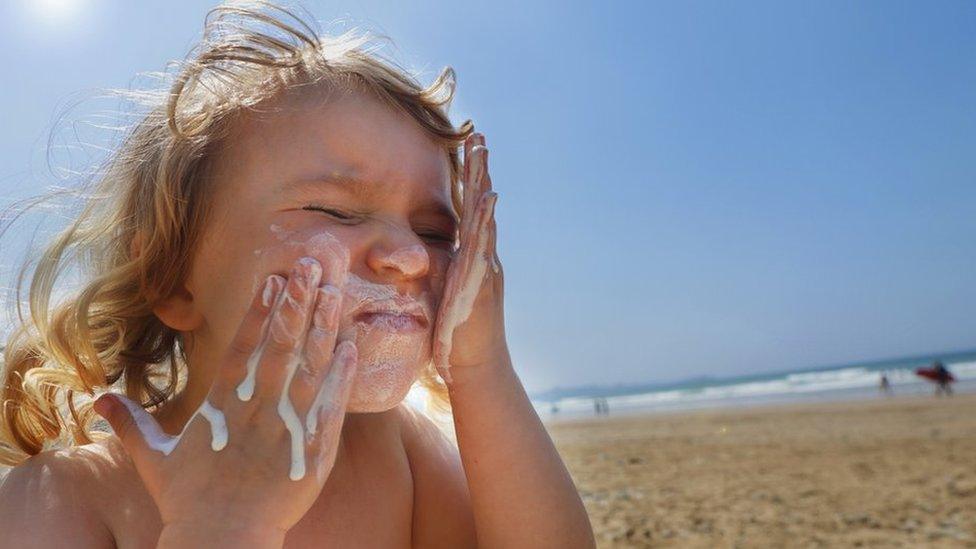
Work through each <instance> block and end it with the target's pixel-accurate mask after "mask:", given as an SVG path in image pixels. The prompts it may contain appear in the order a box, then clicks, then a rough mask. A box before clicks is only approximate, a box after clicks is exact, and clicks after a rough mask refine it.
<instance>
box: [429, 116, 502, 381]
mask: <svg viewBox="0 0 976 549" xmlns="http://www.w3.org/2000/svg"><path fill="white" fill-rule="evenodd" d="M463 181H464V189H463V195H462V196H463V200H462V202H463V205H462V212H461V228H460V230H459V238H458V240H459V247H458V249H457V251H455V253H454V257H453V259H452V260H451V264H450V266H449V267H448V270H447V279H446V281H445V284H444V294H443V297H442V298H441V302H440V306H439V307H438V311H437V321H436V323H435V325H434V348H433V360H434V365H435V366H436V367H437V371H438V372H439V373H440V375H441V377H442V378H443V379H444V381H445V382H446V383H447V384H448V385H450V384H451V382H452V381H453V380H452V377H451V373H450V372H449V371H448V369H449V368H467V367H472V366H482V365H486V364H491V363H493V362H495V361H496V360H497V359H498V358H501V357H504V356H506V355H507V353H508V344H507V343H506V341H505V321H504V311H503V294H504V292H503V289H504V284H503V277H502V269H501V264H500V262H499V261H498V255H497V253H496V251H495V239H496V234H495V217H494V213H495V202H496V201H497V200H498V194H497V193H495V192H494V191H492V190H491V177H490V176H489V175H488V149H487V148H486V147H485V138H484V136H483V135H482V134H480V133H472V134H471V135H469V136H468V138H467V140H465V142H464V170H463Z"/></svg>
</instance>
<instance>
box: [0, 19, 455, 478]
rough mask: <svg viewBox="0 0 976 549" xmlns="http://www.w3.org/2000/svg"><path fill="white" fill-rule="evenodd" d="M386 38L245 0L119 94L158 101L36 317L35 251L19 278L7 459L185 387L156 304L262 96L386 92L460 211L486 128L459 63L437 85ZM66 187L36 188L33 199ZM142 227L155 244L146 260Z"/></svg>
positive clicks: (98, 195)
mask: <svg viewBox="0 0 976 549" xmlns="http://www.w3.org/2000/svg"><path fill="white" fill-rule="evenodd" d="M275 12H277V13H275ZM371 38H372V34H371V33H369V32H364V33H358V32H356V29H353V30H352V31H349V32H346V33H344V34H342V35H340V36H327V35H321V36H320V35H318V34H316V32H315V31H313V30H312V29H311V28H310V27H309V25H308V24H307V23H306V22H304V21H303V20H302V19H301V18H299V17H297V16H295V15H294V14H293V13H292V11H289V10H288V9H285V8H284V7H281V6H277V5H274V4H271V3H268V2H263V1H261V2H231V3H226V4H222V5H220V6H218V7H216V8H214V9H212V10H211V11H210V12H209V13H208V14H207V17H206V18H205V23H204V33H203V38H202V40H201V42H200V43H199V44H198V45H197V46H196V47H195V48H193V50H191V52H190V55H188V56H187V58H186V59H185V60H184V61H183V62H180V63H175V64H173V65H171V67H172V66H175V67H176V69H177V70H175V71H173V72H167V73H155V74H156V75H157V76H159V77H162V78H163V79H164V81H165V82H166V84H167V85H168V86H169V89H168V91H165V87H164V88H163V89H162V90H159V91H131V90H110V92H111V93H112V94H114V95H117V96H120V97H122V98H123V99H127V100H129V101H131V102H133V103H135V104H137V105H142V106H144V107H148V109H147V112H146V113H145V115H144V116H142V115H140V116H141V118H140V119H139V121H138V122H137V123H136V124H134V125H133V126H132V127H131V128H127V129H126V131H125V135H124V138H123V139H122V141H121V143H120V144H119V146H118V148H117V149H116V150H114V151H113V152H112V154H111V155H110V156H109V157H108V158H107V160H106V161H105V162H104V163H103V164H102V166H101V169H99V170H98V171H97V172H96V173H95V174H94V176H93V177H92V178H91V180H89V181H88V185H91V186H92V187H94V192H93V193H90V194H88V195H87V196H84V195H81V196H82V198H83V208H82V209H81V212H80V214H79V215H78V216H77V217H76V218H74V219H73V220H72V221H71V222H70V223H69V225H68V226H67V227H66V228H65V229H64V230H63V231H61V232H60V233H59V234H58V235H57V236H56V237H55V238H54V239H53V240H52V241H51V242H49V243H48V244H47V245H46V246H45V248H44V250H43V253H42V254H40V255H39V257H38V259H37V261H36V266H35V268H34V270H33V276H32V278H31V282H30V292H29V298H28V304H29V308H30V316H29V318H27V319H25V318H24V315H23V312H22V311H21V302H20V294H21V285H22V283H23V281H24V277H25V273H26V271H27V270H28V269H29V266H30V264H31V261H30V260H29V259H28V260H27V261H25V263H24V265H23V266H22V267H21V270H20V272H19V274H18V278H17V292H16V299H17V312H18V319H19V323H18V325H17V326H16V328H15V329H14V331H13V332H12V333H11V334H10V336H9V338H8V341H7V345H6V348H5V349H4V364H3V370H2V377H0V379H2V381H3V387H2V391H3V392H2V396H0V398H2V402H3V406H2V409H0V463H3V464H7V465H17V464H18V463H20V462H21V461H23V460H24V459H26V458H27V457H28V456H30V455H34V454H37V453H40V452H41V451H43V450H45V449H48V448H50V447H56V446H61V445H65V444H68V445H70V444H71V441H72V440H73V442H74V443H75V444H88V443H91V442H93V441H94V440H100V439H101V438H103V436H105V435H106V433H103V432H102V431H97V430H94V429H93V428H92V427H93V425H92V423H93V422H95V421H99V420H100V418H99V417H98V416H97V414H95V413H94V411H93V410H92V408H91V403H92V401H93V400H94V397H96V396H98V395H97V394H96V393H100V392H103V391H104V390H107V389H108V388H110V387H112V386H115V385H120V386H121V390H122V391H124V393H125V395H126V396H127V397H129V398H131V399H132V400H134V401H136V402H138V403H141V404H142V406H143V407H146V408H150V407H158V406H160V405H161V404H163V403H164V402H166V401H168V400H169V399H171V397H173V396H174V395H175V394H176V392H177V391H178V389H179V386H178V383H179V380H180V375H181V372H182V371H184V370H185V368H186V355H185V353H184V349H185V347H184V342H183V341H182V337H181V334H180V333H179V332H178V331H175V330H173V329H171V328H169V327H168V326H166V325H165V324H163V323H162V322H161V321H160V320H159V319H158V318H157V317H156V316H155V315H154V314H153V312H152V310H153V307H154V305H156V304H157V303H158V302H159V301H160V300H161V299H164V298H165V297H167V296H169V295H170V294H171V292H173V291H175V290H176V289H177V288H178V287H179V286H180V285H181V284H182V283H183V281H184V279H185V277H186V276H187V274H188V271H189V267H190V265H189V261H190V258H191V257H192V256H193V251H194V249H195V246H196V245H197V243H198V240H199V238H200V232H201V228H202V227H203V226H204V225H205V222H206V219H207V216H208V210H207V208H206V204H208V200H207V197H208V196H210V194H209V193H210V192H211V190H212V189H211V188H210V187H211V186H210V185H208V184H205V183H204V182H205V181H206V180H207V176H208V174H210V173H211V169H212V165H213V162H212V159H213V158H214V157H215V155H216V154H217V153H218V152H219V149H220V147H221V145H222V143H223V142H225V141H226V140H227V139H228V138H230V136H231V129H232V124H233V122H234V121H235V120H237V119H239V118H240V117H241V116H242V115H244V114H246V112H247V111H249V110H255V109H257V108H258V107H259V105H260V104H263V102H265V101H268V100H271V99H274V98H277V97H279V95H280V94H283V93H285V92H289V91H291V90H296V89H298V88H300V87H303V86H308V85H313V84H319V83H324V84H327V85H334V86H337V87H342V86H348V87H350V88H351V89H356V90H360V91H365V92H368V93H371V94H372V95H373V96H375V97H376V98H378V99H380V100H382V101H384V102H385V103H387V104H389V105H390V106H392V107H394V108H396V109H399V110H400V111H402V112H405V113H406V114H408V115H410V116H411V117H412V118H413V119H414V120H416V121H417V123H418V124H420V126H421V127H422V128H423V129H424V130H425V131H426V133H427V134H428V135H429V136H430V137H431V138H432V139H433V140H434V141H435V142H436V143H438V144H440V145H442V146H443V147H444V150H445V152H446V153H447V154H448V156H449V160H450V164H451V172H452V173H451V182H452V199H453V201H454V207H455V208H456V209H457V210H458V211H460V189H459V186H460V160H459V156H458V148H459V147H460V145H461V144H462V143H463V142H464V139H465V138H466V137H467V136H468V135H469V134H470V133H471V132H472V131H473V124H472V123H471V121H470V120H466V121H465V122H464V123H463V124H461V126H460V127H457V128H456V127H454V126H453V125H452V124H451V121H450V119H449V117H448V115H447V110H448V108H449V105H450V103H451V100H452V99H453V96H454V90H455V79H454V71H453V70H452V69H451V68H450V67H446V68H444V69H443V70H442V71H441V73H440V74H439V75H438V76H437V78H436V79H435V81H434V82H433V83H432V84H431V85H430V86H428V87H426V88H424V87H422V86H421V85H420V84H418V82H417V81H416V79H415V78H414V76H412V75H410V74H408V73H407V72H406V71H405V70H403V69H402V68H400V67H399V66H398V65H397V64H395V63H394V62H392V61H389V60H387V59H385V58H383V57H381V56H380V55H378V54H377V53H376V48H375V47H373V46H372V45H371ZM60 194H64V193H63V192H52V193H49V194H46V195H42V196H40V197H35V198H33V199H31V200H30V201H29V202H30V205H29V206H28V208H29V207H33V206H36V205H38V204H41V203H43V202H45V201H47V200H48V199H51V198H53V197H55V196H58V195H60ZM25 210H26V208H25ZM20 213H23V211H21V212H20ZM17 217H19V215H18V216H17ZM14 219H16V217H15V218H14ZM7 228H9V225H8V227H7ZM4 232H5V231H4ZM0 235H2V232H0ZM136 235H139V250H140V251H139V253H138V254H133V253H132V250H133V246H134V240H135V238H136ZM72 258H75V259H77V260H78V261H79V264H80V266H82V267H83V271H82V273H83V274H84V275H85V276H84V278H83V281H84V282H83V284H82V285H81V288H80V290H79V291H77V292H73V293H71V294H70V296H69V298H68V299H66V300H64V301H63V302H61V303H56V304H52V292H53V291H54V290H55V286H56V282H57V281H58V279H59V277H60V276H61V274H62V272H63V271H64V269H65V268H66V267H67V266H68V264H69V263H70V260H71V259H72ZM419 382H420V384H421V386H423V387H424V388H425V389H426V390H427V391H428V394H429V398H428V402H427V405H428V408H432V409H434V410H436V411H439V412H448V413H449V412H450V402H449V400H448V397H447V388H446V387H445V385H444V384H443V382H442V381H441V380H440V379H439V377H438V376H437V374H436V372H435V370H434V368H433V366H432V365H430V364H428V365H427V367H426V368H425V369H424V371H423V372H422V374H421V376H420V379H419ZM97 390H98V391H97ZM76 398H78V399H79V402H76ZM69 434H70V436H71V438H70V439H69V438H68V435H69ZM93 435H94V436H93Z"/></svg>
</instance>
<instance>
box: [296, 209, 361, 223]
mask: <svg viewBox="0 0 976 549" xmlns="http://www.w3.org/2000/svg"><path fill="white" fill-rule="evenodd" d="M302 209H303V210H309V211H315V212H322V213H324V214H326V215H330V216H332V217H334V218H336V219H338V220H340V221H352V220H353V219H354V218H353V216H351V215H348V214H345V213H343V212H340V211H339V210H334V209H332V208H325V207H323V206H305V207H304V208H302Z"/></svg>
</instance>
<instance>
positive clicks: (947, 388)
mask: <svg viewBox="0 0 976 549" xmlns="http://www.w3.org/2000/svg"><path fill="white" fill-rule="evenodd" d="M932 370H934V371H935V396H941V395H945V396H952V381H953V377H952V372H950V371H949V369H948V368H946V367H945V364H943V363H942V361H941V360H936V361H935V362H934V363H933V364H932Z"/></svg>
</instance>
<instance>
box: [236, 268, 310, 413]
mask: <svg viewBox="0 0 976 549" xmlns="http://www.w3.org/2000/svg"><path fill="white" fill-rule="evenodd" d="M321 278H322V265H321V264H320V263H319V262H318V261H317V260H316V259H314V258H312V257H303V258H301V259H299V260H298V262H297V264H296V265H295V266H294V267H293V268H292V270H291V273H290V274H289V277H288V282H287V283H286V284H285V289H284V290H283V291H282V292H281V295H279V296H278V301H277V302H276V303H275V307H274V310H273V311H272V312H271V317H270V323H269V326H268V333H267V336H266V337H265V338H264V340H263V341H262V342H261V344H259V345H258V348H257V349H256V350H255V352H254V355H252V358H251V360H256V361H257V363H258V365H257V370H256V374H255V376H254V383H253V387H250V389H251V390H252V392H253V394H256V395H259V396H260V397H261V399H262V400H264V401H266V402H278V401H279V400H280V397H281V394H282V388H283V387H287V386H288V382H290V381H291V377H292V375H294V371H295V369H296V368H297V367H298V363H299V360H300V359H301V353H300V352H301V347H302V345H304V343H305V332H306V330H307V329H308V323H309V316H310V312H311V308H312V302H313V301H314V297H315V288H317V287H318V285H319V282H320V281H321ZM248 389H249V387H246V386H245V385H244V384H243V383H242V384H241V385H240V386H238V396H241V394H242V392H245V393H246V391H247V390H248ZM242 400H247V399H243V398H242Z"/></svg>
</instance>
